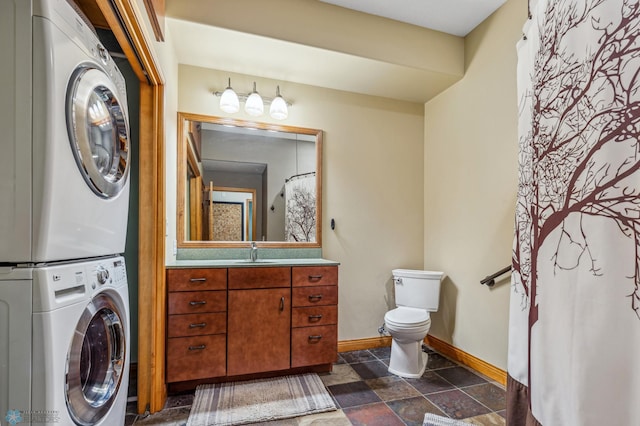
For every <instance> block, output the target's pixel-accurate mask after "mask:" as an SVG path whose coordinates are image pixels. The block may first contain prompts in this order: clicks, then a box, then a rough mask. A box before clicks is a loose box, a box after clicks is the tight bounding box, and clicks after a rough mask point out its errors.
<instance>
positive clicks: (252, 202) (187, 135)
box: [177, 113, 322, 248]
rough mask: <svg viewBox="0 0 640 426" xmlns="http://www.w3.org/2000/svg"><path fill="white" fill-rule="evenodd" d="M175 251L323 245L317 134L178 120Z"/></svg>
mask: <svg viewBox="0 0 640 426" xmlns="http://www.w3.org/2000/svg"><path fill="white" fill-rule="evenodd" d="M177 189H178V206H177V207H178V208H177V236H178V247H182V248H223V247H246V246H247V244H248V242H250V241H255V242H256V243H258V246H262V247H292V248H294V247H321V246H322V229H321V225H322V131H321V130H315V129H307V128H300V127H291V126H280V125H273V124H266V123H257V122H249V121H243V120H233V119H229V118H221V117H212V116H205V115H199V114H189V113H178V182H177Z"/></svg>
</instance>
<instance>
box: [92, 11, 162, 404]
mask: <svg viewBox="0 0 640 426" xmlns="http://www.w3.org/2000/svg"><path fill="white" fill-rule="evenodd" d="M95 2H96V4H97V5H98V7H99V8H100V10H101V11H102V13H103V15H104V16H105V19H106V21H107V23H108V24H109V27H110V29H111V30H112V31H113V33H114V35H115V37H116V39H117V40H118V43H119V44H120V46H121V48H122V50H123V52H124V53H125V55H126V57H127V59H128V60H129V63H130V64H131V67H132V68H133V71H134V73H135V74H136V76H137V77H138V79H139V80H140V148H139V150H140V180H139V190H140V197H139V222H140V224H139V228H138V236H139V245H138V299H139V303H138V368H137V374H138V412H139V413H143V412H145V411H147V410H149V411H150V412H151V413H154V412H156V411H160V410H161V409H162V408H163V406H164V402H165V400H166V396H167V387H166V384H165V381H164V357H165V347H164V345H165V340H164V334H165V316H166V315H165V314H166V312H165V302H166V301H165V298H166V292H165V285H166V284H165V272H164V271H165V268H164V251H165V239H164V230H165V203H166V201H165V195H164V192H165V186H164V179H165V178H164V176H165V167H164V161H165V160H164V155H165V152H164V120H163V114H164V109H163V106H164V78H163V76H162V71H161V69H160V66H159V64H158V62H157V61H156V58H155V56H154V54H153V51H152V49H151V47H150V43H149V42H148V41H147V38H146V36H145V31H144V29H143V27H142V24H141V22H140V21H139V19H138V16H137V14H136V7H135V4H134V2H132V1H130V0H95ZM138 13H140V12H138Z"/></svg>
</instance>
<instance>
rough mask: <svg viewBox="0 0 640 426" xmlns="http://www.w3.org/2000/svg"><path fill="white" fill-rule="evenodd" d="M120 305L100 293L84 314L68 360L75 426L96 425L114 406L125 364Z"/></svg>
mask: <svg viewBox="0 0 640 426" xmlns="http://www.w3.org/2000/svg"><path fill="white" fill-rule="evenodd" d="M124 313H125V310H124V307H123V306H122V304H121V303H118V302H116V300H114V298H113V297H112V296H110V295H109V294H108V293H100V294H98V295H97V296H96V297H94V298H93V299H92V301H91V302H90V303H89V305H88V306H87V307H86V309H85V310H84V312H83V314H82V316H81V318H80V320H79V321H78V325H77V326H76V330H75V333H74V336H73V340H72V342H71V347H70V349H69V354H68V356H67V371H66V401H67V408H68V409H69V413H70V415H71V418H72V419H73V420H74V422H75V423H76V424H78V425H83V426H84V425H93V424H95V423H97V422H99V421H100V420H101V419H102V418H103V417H104V416H105V415H106V414H107V413H108V412H109V409H110V408H111V406H112V405H113V403H114V401H115V399H116V396H117V395H118V389H119V388H120V385H121V384H122V376H123V373H124V371H125V362H126V351H127V344H126V331H125V330H126V326H125V324H126V317H125V316H124Z"/></svg>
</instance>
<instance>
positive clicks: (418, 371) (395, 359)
mask: <svg viewBox="0 0 640 426" xmlns="http://www.w3.org/2000/svg"><path fill="white" fill-rule="evenodd" d="M384 324H385V328H386V329H387V331H388V332H389V334H390V335H391V337H392V341H391V359H390V360H389V372H390V373H392V374H395V375H397V376H401V377H407V378H418V377H421V376H422V374H423V373H424V370H425V368H426V367H427V359H428V358H427V354H426V353H424V352H422V341H423V340H424V338H425V337H426V336H427V333H428V332H429V328H430V327H431V318H430V316H429V313H428V312H427V311H425V310H421V309H415V308H406V307H400V308H396V309H394V310H392V311H389V312H387V313H386V315H385V316H384Z"/></svg>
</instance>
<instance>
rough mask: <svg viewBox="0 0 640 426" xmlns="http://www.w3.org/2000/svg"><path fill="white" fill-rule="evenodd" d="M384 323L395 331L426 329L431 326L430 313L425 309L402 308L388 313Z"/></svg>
mask: <svg viewBox="0 0 640 426" xmlns="http://www.w3.org/2000/svg"><path fill="white" fill-rule="evenodd" d="M384 322H385V323H386V324H387V325H388V326H391V327H392V328H394V329H404V330H407V329H416V328H422V327H426V326H428V325H430V324H431V317H430V315H429V312H427V311H425V310H424V309H416V308H409V307H405V306H401V307H399V308H396V309H393V310H391V311H389V312H387V313H386V314H385V316H384Z"/></svg>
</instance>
